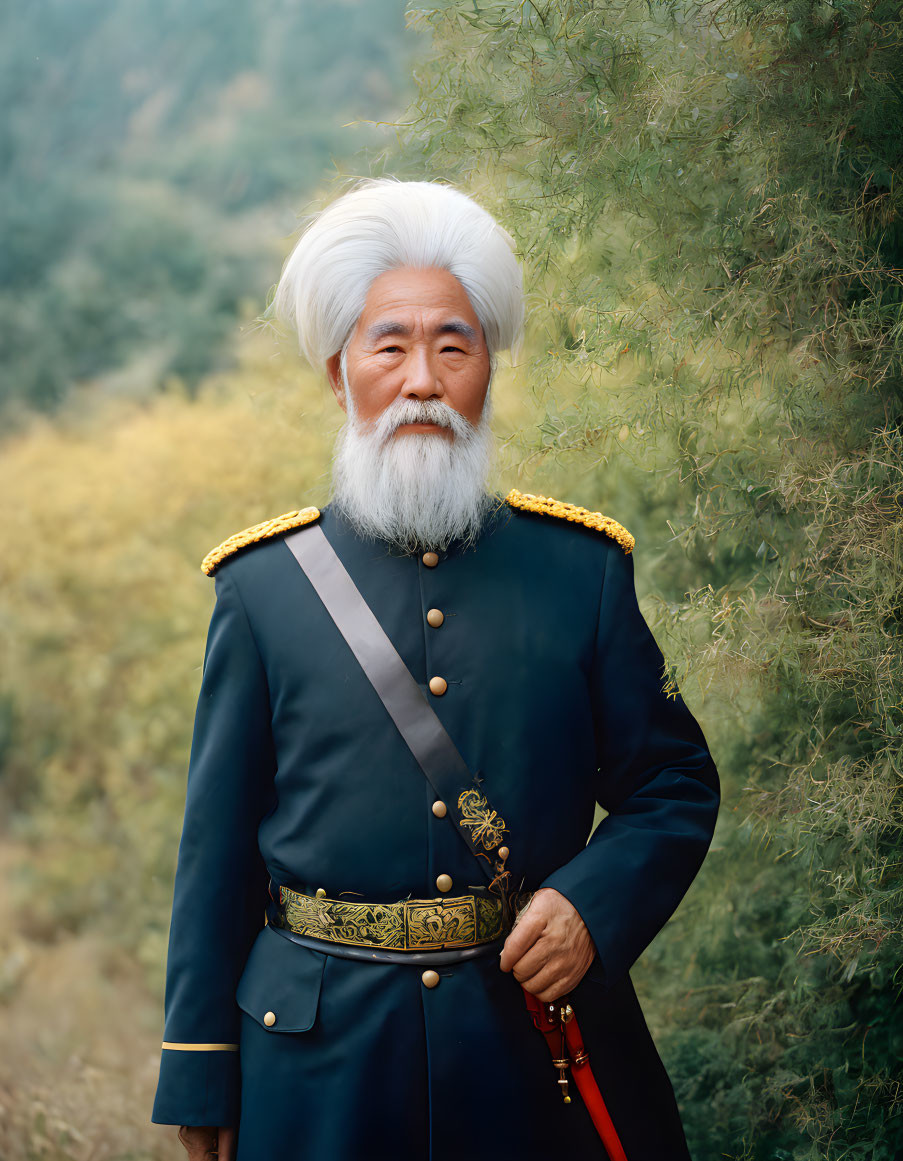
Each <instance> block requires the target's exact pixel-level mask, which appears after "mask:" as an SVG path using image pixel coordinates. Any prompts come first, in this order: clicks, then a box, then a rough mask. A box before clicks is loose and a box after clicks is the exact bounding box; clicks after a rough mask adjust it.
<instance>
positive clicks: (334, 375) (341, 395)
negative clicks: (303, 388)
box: [326, 351, 348, 411]
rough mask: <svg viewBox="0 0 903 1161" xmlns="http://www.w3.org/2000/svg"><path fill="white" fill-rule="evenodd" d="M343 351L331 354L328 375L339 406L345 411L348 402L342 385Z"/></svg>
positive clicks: (327, 364) (328, 361)
mask: <svg viewBox="0 0 903 1161" xmlns="http://www.w3.org/2000/svg"><path fill="white" fill-rule="evenodd" d="M341 363H342V352H341V351H336V353H335V354H334V355H330V356H329V358H328V359H327V360H326V377H327V378H328V379H329V386H330V387H331V388H332V393H333V395H335V397H336V399H337V400H338V402H339V407H341V409H342V410H343V411H347V410H348V404H347V401H346V399H345V388H344V387H343V386H342V366H341Z"/></svg>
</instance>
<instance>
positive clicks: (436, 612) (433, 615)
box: [426, 609, 445, 629]
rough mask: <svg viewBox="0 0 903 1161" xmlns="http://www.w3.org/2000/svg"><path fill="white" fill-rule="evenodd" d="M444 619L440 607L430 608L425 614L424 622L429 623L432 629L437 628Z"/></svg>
mask: <svg viewBox="0 0 903 1161" xmlns="http://www.w3.org/2000/svg"><path fill="white" fill-rule="evenodd" d="M444 620H445V613H443V612H442V610H441V609H430V611H429V612H428V613H427V615H426V623H427V624H428V625H431V626H432V627H433V628H434V629H438V628H439V626H440V625H441V624H442V622H443V621H444Z"/></svg>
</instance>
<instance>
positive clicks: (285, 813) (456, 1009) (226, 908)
mask: <svg viewBox="0 0 903 1161" xmlns="http://www.w3.org/2000/svg"><path fill="white" fill-rule="evenodd" d="M274 306H275V309H276V311H277V313H278V314H279V315H280V316H281V317H282V318H285V319H288V320H290V321H291V322H292V323H293V325H294V326H296V327H297V331H298V335H299V339H300V344H301V348H302V350H303V351H304V353H305V354H306V355H307V357H308V358H309V359H310V361H311V362H312V363H313V364H314V365H315V366H319V367H322V368H324V369H325V371H326V373H327V375H328V378H329V382H330V384H331V385H332V389H333V391H334V392H335V395H336V398H337V399H338V402H339V404H340V406H341V407H342V408H343V409H344V410H345V412H346V413H347V421H346V423H345V425H344V427H343V429H342V432H341V434H340V438H339V441H338V445H337V450H336V456H335V463H334V471H333V497H332V500H331V502H330V503H329V504H328V505H327V506H325V507H324V508H323V510H322V511H319V510H317V509H316V508H312V507H307V508H301V509H298V510H293V511H291V512H287V513H285V514H284V515H282V516H278V517H276V518H274V519H272V520H268V521H266V522H264V523H262V524H258V525H255V526H254V527H252V528H249V529H246V530H245V531H244V532H239V533H237V534H236V535H234V536H231V537H230V538H229V539H228V540H226V541H225V542H224V543H223V544H221V545H220V546H219V547H218V548H215V549H214V550H213V551H212V552H210V553H209V554H208V555H207V557H206V558H205V560H204V563H203V568H204V571H205V572H206V573H208V574H210V575H215V578H216V604H215V607H214V610H213V616H212V620H211V623H210V629H209V635H208V640H207V649H206V653H205V659H204V671H203V679H202V682H201V690H200V697H199V701H198V708H197V715H196V719H195V727H194V737H193V742H192V749H191V758H190V763H189V770H188V790H187V799H186V807H185V820H184V828H183V833H182V840H181V845H180V849H179V861H178V869H177V874H176V884H175V899H174V905H173V916H172V928H171V934H170V945H169V962H168V971H167V987H166V1030H165V1042H164V1045H163V1059H162V1066H161V1072H160V1080H159V1085H158V1090H157V1098H156V1104H155V1107H154V1117H153V1119H154V1120H155V1121H157V1122H160V1123H164V1124H172V1125H179V1126H180V1135H181V1138H182V1140H183V1142H184V1143H185V1145H186V1147H187V1148H188V1150H189V1154H190V1155H191V1156H192V1157H207V1156H208V1155H210V1154H214V1153H216V1152H217V1149H218V1156H219V1158H220V1161H224V1159H228V1161H233V1159H234V1158H237V1161H276V1159H277V1158H278V1159H279V1161H308V1159H310V1161H369V1159H379V1158H391V1159H393V1161H427V1159H430V1161H506V1159H512V1161H513V1159H518V1161H522V1159H530V1158H543V1159H550V1158H553V1157H561V1158H569V1157H575V1158H576V1157H581V1158H586V1159H589V1158H594V1157H595V1158H599V1159H600V1161H601V1159H604V1158H605V1157H606V1156H608V1157H610V1158H611V1159H612V1161H615V1159H616V1158H621V1157H626V1158H628V1159H629V1161H678V1159H686V1158H687V1157H688V1153H687V1147H686V1143H685V1140H684V1134H683V1130H682V1127H681V1123H680V1118H679V1115H678V1111H677V1106H676V1102H675V1099H674V1094H673V1091H672V1088H671V1085H670V1082H669V1080H668V1077H667V1075H666V1073H665V1071H664V1069H663V1067H662V1064H661V1061H660V1059H659V1057H658V1054H657V1052H656V1049H655V1047H654V1045H653V1042H652V1040H651V1038H650V1035H649V1032H648V1030H647V1028H646V1025H645V1022H644V1019H643V1015H642V1013H641V1011H640V1008H639V1005H638V1003H637V999H636V995H635V992H634V990H633V986H632V983H631V980H630V976H629V973H628V969H629V968H630V966H631V964H632V963H633V962H634V960H635V959H636V958H637V956H638V955H639V954H640V952H641V951H642V950H643V948H644V947H645V946H646V945H647V944H648V943H649V941H650V940H651V939H652V938H653V936H654V935H655V934H656V932H657V931H658V930H659V929H660V928H661V927H662V925H663V924H664V923H665V921H666V920H667V919H668V917H669V916H670V915H671V914H672V912H673V911H674V909H675V907H676V906H677V904H678V902H679V901H680V899H681V897H682V896H683V895H684V893H685V891H686V890H687V888H688V886H689V885H690V883H691V881H692V879H693V878H694V876H695V875H696V873H697V871H698V869H699V866H700V864H701V862H702V860H703V858H704V856H705V853H706V851H707V849H708V846H709V843H710V841H711V836H712V831H713V827H714V823H715V816H716V813H717V810H718V803H719V786H718V775H717V772H716V769H715V765H714V763H713V761H712V758H711V755H710V753H709V751H708V748H707V746H706V742H705V739H704V737H703V734H702V732H701V730H700V728H699V726H698V724H697V723H696V721H695V719H694V718H693V717H692V715H691V713H690V711H689V710H688V709H687V707H686V705H685V703H684V702H683V700H682V698H681V697H680V694H679V693H677V692H676V691H674V690H673V689H670V690H668V689H666V688H665V686H664V677H663V664H662V661H663V659H662V655H661V653H660V651H659V649H658V647H657V645H656V643H655V640H654V638H653V637H652V634H651V633H650V631H649V629H648V627H647V625H646V623H645V621H644V619H643V617H642V615H641V613H640V611H639V608H638V605H637V600H636V596H635V591H634V583H633V556H632V549H633V546H634V541H633V537H632V536H631V535H630V533H629V532H628V531H627V530H626V529H625V528H623V527H622V526H621V525H620V524H618V523H617V522H616V521H615V520H613V519H611V518H609V517H608V516H603V515H602V514H601V513H599V512H590V511H587V510H586V509H584V508H580V507H577V506H575V505H573V504H568V503H563V502H560V501H557V500H551V499H548V498H544V497H536V496H530V495H524V494H522V493H519V492H511V493H509V494H508V495H507V496H506V497H505V498H502V497H501V496H497V495H494V494H493V493H492V492H491V490H490V489H489V485H488V479H489V472H490V466H491V461H492V435H491V433H490V428H489V404H488V393H489V384H490V380H491V376H492V371H493V366H494V357H495V354H496V352H497V351H499V350H503V349H505V348H506V347H509V346H511V345H512V344H513V343H514V342H515V340H516V338H517V336H518V331H519V328H520V325H521V318H522V299H521V280H520V272H519V268H518V265H517V262H516V260H515V258H514V255H513V252H512V245H511V240H510V238H509V237H508V235H507V234H506V233H505V232H504V231H503V230H502V229H501V227H500V226H499V225H498V224H497V223H496V222H495V221H494V220H493V219H492V218H491V217H490V215H489V214H487V213H486V212H485V211H484V210H482V209H481V208H480V207H479V206H478V205H477V204H476V203H475V202H474V201H473V200H472V199H470V198H469V197H467V196H465V195H464V194H462V193H460V192H458V191H456V190H453V189H451V188H449V187H446V186H443V185H439V184H434V183H429V182H393V181H379V182H366V183H363V184H362V185H360V186H358V187H357V188H355V189H354V190H352V191H351V192H350V193H348V194H346V195H345V196H344V197H342V198H340V199H338V200H337V201H336V202H334V203H333V204H332V205H331V206H330V207H329V208H328V209H326V210H325V211H324V212H323V213H321V214H320V215H319V216H318V217H317V218H316V219H315V220H314V221H313V222H312V224H311V225H310V226H309V227H308V228H307V230H306V231H305V232H304V234H303V235H302V236H301V238H300V240H299V242H298V243H297V245H296V247H295V249H294V250H293V252H292V254H291V256H290V258H289V259H288V261H287V263H286V266H285V269H284V271H283V275H282V278H281V281H280V284H279V287H278V290H277V296H276V299H275V303H274ZM596 803H599V804H601V805H602V806H603V807H604V809H605V810H606V811H607V815H606V817H605V818H604V819H603V821H602V822H601V823H600V824H599V825H598V827H597V828H596V829H595V831H592V826H593V820H594V808H595V804H596ZM591 831H592V835H591V837H590V833H591ZM587 839H589V841H587ZM528 1004H529V1005H530V1007H531V1010H528V1006H527V1005H528ZM538 1028H539V1029H540V1031H541V1030H543V1029H544V1031H545V1035H541V1034H540V1031H538V1030H537V1029H538ZM575 1028H579V1037H581V1038H582V1042H581V1041H580V1040H575V1039H574V1037H575V1035H577V1034H576V1033H575V1032H574V1029H575ZM549 1048H551V1049H552V1055H551V1056H550V1055H549ZM587 1052H588V1063H587V1058H586V1053H587ZM590 1074H591V1075H590ZM563 1097H564V1098H565V1099H562V1098H563ZM600 1134H601V1135H600ZM603 1142H604V1143H603Z"/></svg>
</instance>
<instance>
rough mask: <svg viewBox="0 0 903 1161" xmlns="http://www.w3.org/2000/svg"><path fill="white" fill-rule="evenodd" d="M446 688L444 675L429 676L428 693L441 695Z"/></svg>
mask: <svg viewBox="0 0 903 1161" xmlns="http://www.w3.org/2000/svg"><path fill="white" fill-rule="evenodd" d="M447 689H448V682H447V681H446V680H445V678H444V677H431V678H430V693H434V694H435V695H436V697H441V696H442V695H443V693H445V691H446V690H447Z"/></svg>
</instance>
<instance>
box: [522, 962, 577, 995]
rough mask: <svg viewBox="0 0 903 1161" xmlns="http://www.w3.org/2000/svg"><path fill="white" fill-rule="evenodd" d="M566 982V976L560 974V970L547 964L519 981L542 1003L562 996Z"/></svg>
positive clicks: (565, 989)
mask: <svg viewBox="0 0 903 1161" xmlns="http://www.w3.org/2000/svg"><path fill="white" fill-rule="evenodd" d="M566 983H567V977H566V976H564V975H562V973H561V971H559V970H557V969H556V968H554V967H549V966H547V967H544V968H542V970H541V971H538V972H536V974H535V975H532V976H529V977H528V978H527V979H524V980H521V981H520V984H521V986H522V987H523V988H525V989H526V990H527V991H528V992H529V993H530V994H531V995H532V996H535V997H536V998H537V1000H541V1001H542V1002H543V1003H549V1002H550V1001H551V1000H557V999H558V997H559V996H563V995H564V993H565V992H566V991H567V988H566V987H565V984H566Z"/></svg>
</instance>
